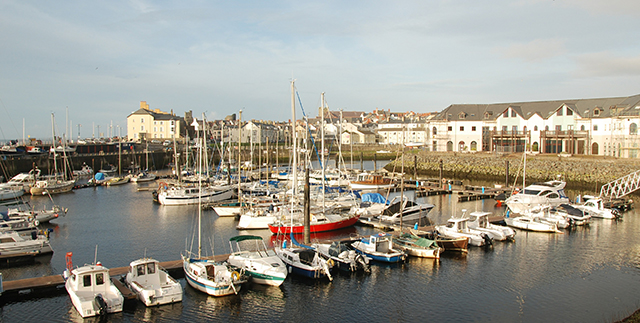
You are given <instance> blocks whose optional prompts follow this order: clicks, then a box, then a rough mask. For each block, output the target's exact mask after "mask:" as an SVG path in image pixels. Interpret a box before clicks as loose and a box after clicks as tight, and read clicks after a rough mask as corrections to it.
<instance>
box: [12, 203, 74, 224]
mask: <svg viewBox="0 0 640 323" xmlns="http://www.w3.org/2000/svg"><path fill="white" fill-rule="evenodd" d="M67 212H68V209H67V208H63V207H61V206H59V205H54V206H53V207H51V208H50V209H45V208H43V209H42V210H37V209H35V208H33V207H32V206H31V205H29V209H28V210H25V209H22V208H20V207H17V208H8V209H7V215H8V216H9V218H11V219H16V218H27V219H28V220H30V221H31V220H33V221H34V222H36V223H37V224H36V225H38V224H40V223H47V222H49V221H51V220H54V219H57V218H58V217H60V216H65V215H66V214H67Z"/></svg>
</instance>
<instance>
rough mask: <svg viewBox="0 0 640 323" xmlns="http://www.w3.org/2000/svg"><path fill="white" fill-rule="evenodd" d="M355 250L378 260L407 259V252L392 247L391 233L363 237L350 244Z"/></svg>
mask: <svg viewBox="0 0 640 323" xmlns="http://www.w3.org/2000/svg"><path fill="white" fill-rule="evenodd" d="M351 245H352V246H353V247H354V248H355V249H356V251H357V252H359V253H361V254H364V255H366V256H367V257H369V258H371V259H373V260H375V261H380V262H391V263H394V262H403V261H405V260H406V259H407V254H406V253H404V252H403V251H402V250H398V249H394V248H393V241H392V239H391V235H390V234H387V233H378V234H374V235H371V236H369V237H363V238H361V239H360V240H358V241H354V242H353V243H352V244H351Z"/></svg>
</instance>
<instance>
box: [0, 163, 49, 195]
mask: <svg viewBox="0 0 640 323" xmlns="http://www.w3.org/2000/svg"><path fill="white" fill-rule="evenodd" d="M39 179H40V169H39V168H34V169H32V170H30V171H29V172H28V173H20V174H18V175H16V176H13V177H12V178H11V179H10V180H9V181H8V182H6V183H2V184H0V187H4V188H11V187H13V188H19V189H22V190H24V191H25V192H29V190H30V189H31V186H33V185H34V184H35V183H36V181H37V180H39Z"/></svg>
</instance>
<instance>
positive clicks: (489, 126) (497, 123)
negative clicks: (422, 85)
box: [426, 95, 640, 158]
mask: <svg viewBox="0 0 640 323" xmlns="http://www.w3.org/2000/svg"><path fill="white" fill-rule="evenodd" d="M639 124H640V95H635V96H629V97H614V98H599V99H576V100H555V101H537V102H515V103H496V104H453V105H450V106H449V107H447V108H446V109H444V110H443V111H441V112H440V113H438V114H436V115H435V116H434V117H433V118H432V119H430V120H428V121H427V122H426V128H428V129H429V130H430V132H429V135H430V138H429V140H430V141H431V142H430V144H429V142H426V144H427V146H428V147H429V148H430V149H431V150H434V151H461V152H463V151H496V152H521V151H523V150H524V147H525V146H526V147H528V148H527V150H531V151H534V152H542V153H561V152H565V153H569V154H587V155H606V156H615V157H623V158H637V157H639V155H640V154H639V152H640V135H639V134H638V125H639Z"/></svg>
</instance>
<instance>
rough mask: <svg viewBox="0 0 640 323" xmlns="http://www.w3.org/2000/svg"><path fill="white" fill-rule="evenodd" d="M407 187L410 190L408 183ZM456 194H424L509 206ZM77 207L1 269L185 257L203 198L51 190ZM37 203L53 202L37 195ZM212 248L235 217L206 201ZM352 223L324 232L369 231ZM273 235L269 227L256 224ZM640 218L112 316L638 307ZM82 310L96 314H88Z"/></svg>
mask: <svg viewBox="0 0 640 323" xmlns="http://www.w3.org/2000/svg"><path fill="white" fill-rule="evenodd" d="M410 194H411V193H410ZM455 198H456V196H448V195H445V196H433V197H427V198H420V199H418V200H419V201H423V202H428V203H432V204H434V205H436V207H435V208H434V209H433V210H432V211H431V213H430V218H431V219H432V220H434V221H435V222H437V223H442V222H446V220H447V219H448V218H449V217H450V216H451V214H452V213H454V212H455V213H456V214H458V213H459V212H460V211H461V210H462V209H468V210H469V211H475V210H487V211H491V212H494V213H500V214H501V213H502V212H503V211H504V209H503V208H497V207H495V202H494V201H490V200H486V201H477V202H465V203H457V202H455ZM55 199H56V202H57V203H58V204H61V205H64V206H66V207H68V208H69V213H68V214H67V215H66V216H65V217H63V218H59V219H57V220H55V221H54V222H55V223H52V224H50V225H49V227H50V228H52V229H53V232H52V234H51V243H52V245H53V248H54V250H55V253H54V255H53V257H52V258H51V261H50V263H47V264H44V265H30V266H23V267H17V268H4V269H1V270H0V272H2V274H3V276H4V279H5V280H13V279H20V278H26V277H35V276H42V275H53V274H60V273H62V271H63V270H64V267H65V260H64V255H65V253H66V252H68V251H72V252H73V261H74V264H76V265H81V264H83V263H90V262H93V259H94V252H95V248H96V245H97V246H98V260H100V261H102V263H103V264H104V265H105V266H107V267H121V266H127V265H128V264H129V262H130V261H132V260H134V259H137V258H140V257H142V256H143V255H144V254H145V252H146V255H147V256H151V257H154V258H156V259H158V260H160V261H168V260H177V259H179V256H180V253H181V251H183V250H184V249H185V248H186V247H188V246H187V242H188V241H190V238H191V236H192V233H193V229H194V224H195V223H196V219H197V208H196V207H165V206H160V205H157V204H154V203H153V202H152V200H151V193H150V192H148V191H141V192H138V191H137V190H136V185H135V184H127V185H124V186H116V187H97V188H86V189H80V190H76V191H74V192H73V193H69V194H64V195H59V196H56V197H55ZM31 200H32V202H33V203H34V204H36V205H46V204H48V203H50V201H48V198H46V197H31ZM202 215H203V219H204V220H203V228H204V229H203V232H205V236H206V237H207V238H206V239H205V240H203V242H204V244H205V245H206V248H205V249H209V250H210V249H211V247H213V249H214V250H215V253H216V254H224V253H228V252H229V245H228V239H229V238H230V237H232V236H234V235H237V234H239V233H246V232H238V231H237V230H236V229H235V220H234V219H232V218H219V217H218V216H217V215H216V214H215V213H214V212H213V211H205V212H203V214H202ZM372 232H373V229H370V228H365V227H356V228H351V229H347V230H343V231H339V232H335V233H330V234H325V235H323V236H321V237H316V238H322V239H325V238H330V237H344V236H348V235H350V234H355V233H359V234H367V233H372ZM250 233H252V234H258V235H261V236H263V237H264V238H265V240H266V241H267V243H271V239H270V237H271V236H270V234H269V232H268V230H262V231H251V232H250ZM639 249H640V221H639V220H638V214H637V212H636V211H635V210H632V211H630V212H627V213H625V214H624V220H623V221H621V222H613V221H609V220H600V219H594V220H593V221H592V223H591V225H590V226H588V227H580V228H577V229H574V230H571V231H565V232H564V233H563V234H545V233H527V232H522V231H519V232H518V234H517V236H516V241H515V242H513V243H496V244H495V245H494V246H493V247H492V248H489V249H480V248H474V249H470V251H469V254H468V255H467V256H462V257H461V256H456V255H453V256H443V258H442V259H441V260H440V261H433V260H426V259H417V258H410V259H409V261H408V262H407V263H406V264H402V265H374V266H373V270H372V273H371V274H369V275H366V274H350V275H348V274H339V275H336V277H335V279H334V280H333V282H328V281H313V280H306V279H301V278H298V277H295V276H293V277H291V276H290V277H289V278H287V280H286V281H285V283H284V284H283V285H282V286H280V287H265V286H260V285H249V286H245V287H244V288H243V290H242V291H241V292H240V294H239V295H237V296H229V297H223V298H214V297H210V296H206V295H204V294H202V293H200V292H198V291H196V290H194V289H192V288H190V287H188V286H186V284H185V281H184V279H180V281H181V283H182V284H183V285H184V286H185V288H184V293H185V295H184V301H183V302H182V303H178V304H173V305H168V306H161V307H155V308H146V307H144V306H143V305H142V304H141V303H135V302H133V304H129V305H128V306H127V307H126V308H125V311H124V312H123V313H118V314H111V315H109V316H107V318H106V319H105V320H106V321H114V322H119V321H126V322H166V321H180V322H192V321H198V322H201V321H211V320H220V321H235V322H277V321H291V322H335V321H347V322H354V321H358V322H364V321H372V322H388V321H403V322H417V321H420V322H422V321H476V322H541V321H542V322H608V321H613V320H617V319H621V318H624V317H626V316H627V315H629V314H630V313H632V312H633V311H635V310H636V309H638V308H639V307H640V270H639V265H640V259H639V256H638V255H639V251H640V250H639ZM0 320H1V321H3V322H27V321H43V320H47V321H53V322H66V321H84V320H83V319H82V318H80V316H79V315H78V314H77V312H76V311H75V309H74V308H73V306H72V304H71V301H70V299H69V297H68V296H67V295H66V294H64V293H60V294H58V295H53V296H49V297H46V298H36V299H31V300H27V301H16V302H9V303H7V304H4V305H3V306H2V307H0ZM86 321H99V320H98V319H88V320H86Z"/></svg>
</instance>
